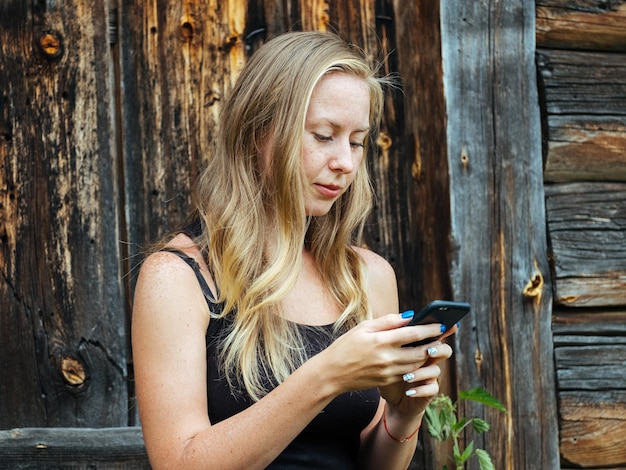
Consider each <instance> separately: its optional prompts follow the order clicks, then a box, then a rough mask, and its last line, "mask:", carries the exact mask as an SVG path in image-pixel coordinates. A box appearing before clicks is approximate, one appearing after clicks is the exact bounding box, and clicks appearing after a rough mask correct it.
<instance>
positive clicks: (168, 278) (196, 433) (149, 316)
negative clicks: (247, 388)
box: [132, 253, 337, 469]
mask: <svg viewBox="0 0 626 470" xmlns="http://www.w3.org/2000/svg"><path fill="white" fill-rule="evenodd" d="M208 315H209V312H208V308H207V306H206V303H205V301H204V298H203V297H202V295H201V294H200V291H199V289H198V288H197V281H196V279H195V276H194V274H193V272H192V271H191V270H190V269H189V268H188V267H187V265H186V264H185V263H184V262H182V261H181V260H179V259H178V258H176V257H175V256H173V255H171V254H165V253H157V254H154V255H152V256H151V257H149V258H148V260H146V262H145V264H144V266H143V267H142V270H141V274H140V277H139V280H138V283H137V287H136V294H135V305H134V310H133V325H132V337H133V354H134V363H135V379H136V387H137V395H138V400H139V410H140V416H141V422H142V427H143V431H144V438H145V442H146V447H147V450H148V454H149V456H150V461H151V464H152V466H153V468H155V469H158V468H188V469H193V468H203V469H206V468H219V469H227V468H234V469H241V468H265V467H266V466H267V465H268V464H269V463H270V462H271V461H272V460H273V459H274V458H275V457H276V456H277V455H278V454H279V453H280V452H281V451H282V450H283V449H284V448H285V447H286V446H287V444H288V443H289V442H290V441H291V440H293V439H294V438H295V436H296V435H297V434H298V433H299V432H300V431H301V430H302V429H303V428H304V427H305V426H306V425H307V423H308V422H309V421H311V420H312V419H313V418H314V417H315V415H316V414H317V413H318V412H319V411H321V410H322V409H323V408H324V407H325V406H326V405H327V404H328V402H329V401H330V400H331V399H332V398H333V396H335V395H336V394H337V391H336V390H335V389H334V388H333V387H332V381H320V380H319V377H323V376H324V373H323V372H324V371H323V369H324V368H323V367H320V366H319V364H318V362H319V361H313V360H312V361H309V362H308V363H307V365H306V367H304V366H303V367H301V368H300V369H299V370H297V371H295V372H294V373H293V374H292V376H291V377H290V378H289V379H288V380H286V381H285V382H284V383H283V384H282V385H281V386H279V387H277V388H276V389H275V390H274V391H272V392H271V393H270V394H268V395H267V396H266V397H264V398H263V399H262V400H261V401H260V402H259V403H257V404H255V405H253V406H251V407H250V408H248V409H247V410H245V411H243V412H241V413H239V414H237V415H235V416H233V417H232V418H229V419H227V420H225V421H223V422H220V423H218V424H216V425H214V426H212V425H211V423H210V422H209V418H208V406H207V389H206V357H205V333H206V328H207V326H208V318H209V317H208ZM313 382H316V383H318V384H321V385H325V384H331V386H316V387H311V386H310V384H311V383H313ZM259 430H263V432H259ZM251 437H253V438H251Z"/></svg>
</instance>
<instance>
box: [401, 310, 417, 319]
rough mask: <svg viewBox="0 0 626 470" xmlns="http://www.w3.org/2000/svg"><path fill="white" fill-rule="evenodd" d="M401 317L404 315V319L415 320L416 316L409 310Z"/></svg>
mask: <svg viewBox="0 0 626 470" xmlns="http://www.w3.org/2000/svg"><path fill="white" fill-rule="evenodd" d="M401 315H402V318H413V315H415V312H414V311H413V310H407V311H406V312H402V313H401Z"/></svg>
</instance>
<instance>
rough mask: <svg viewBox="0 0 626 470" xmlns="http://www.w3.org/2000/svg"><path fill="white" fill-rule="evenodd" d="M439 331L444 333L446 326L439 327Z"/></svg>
mask: <svg viewBox="0 0 626 470" xmlns="http://www.w3.org/2000/svg"><path fill="white" fill-rule="evenodd" d="M440 330H441V332H442V333H445V331H446V330H447V328H446V325H441V328H440Z"/></svg>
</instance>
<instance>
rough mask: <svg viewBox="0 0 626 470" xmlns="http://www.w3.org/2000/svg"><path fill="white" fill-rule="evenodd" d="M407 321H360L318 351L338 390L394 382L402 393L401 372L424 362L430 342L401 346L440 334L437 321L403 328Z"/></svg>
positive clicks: (389, 318) (393, 318) (395, 318)
mask: <svg viewBox="0 0 626 470" xmlns="http://www.w3.org/2000/svg"><path fill="white" fill-rule="evenodd" d="M408 321H409V320H408V319H405V318H402V316H401V315H399V314H389V315H385V316H382V317H379V318H376V319H373V320H366V321H363V322H362V323H360V324H359V325H357V326H356V327H354V328H353V329H351V330H350V331H348V332H346V333H345V334H344V335H342V336H340V337H339V338H338V339H337V340H336V341H335V342H334V343H333V344H332V345H331V346H329V347H328V348H327V349H326V350H324V351H322V352H321V353H320V354H319V356H320V359H322V357H324V358H325V360H326V362H327V368H328V369H329V370H328V372H329V374H330V375H331V376H332V378H331V380H335V381H336V383H337V384H338V386H339V388H340V393H343V392H347V391H354V390H362V389H366V388H372V387H378V388H384V387H388V386H390V385H393V384H396V385H397V386H398V388H402V389H403V391H402V393H404V390H406V384H405V382H404V380H403V376H404V374H406V373H408V372H412V371H416V370H417V369H420V368H421V367H423V366H424V365H425V364H427V362H428V361H429V360H430V357H429V355H428V352H427V351H428V347H429V346H431V345H430V344H426V345H423V346H416V347H402V346H403V345H405V344H409V343H412V342H415V341H420V340H423V339H426V338H434V337H438V336H439V335H440V334H441V329H440V328H441V327H440V325H439V324H431V325H416V326H410V327H406V328H405V325H406V324H407V323H408ZM446 348H449V346H447V345H446ZM450 354H451V350H450ZM443 359H445V357H442V360H443ZM429 364H430V363H429Z"/></svg>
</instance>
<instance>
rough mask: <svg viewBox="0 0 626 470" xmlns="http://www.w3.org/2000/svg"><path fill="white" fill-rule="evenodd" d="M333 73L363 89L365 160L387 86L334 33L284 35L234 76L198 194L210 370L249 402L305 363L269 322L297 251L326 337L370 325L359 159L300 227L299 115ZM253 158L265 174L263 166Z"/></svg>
mask: <svg viewBox="0 0 626 470" xmlns="http://www.w3.org/2000/svg"><path fill="white" fill-rule="evenodd" d="M333 71H340V72H342V73H347V74H351V75H353V76H356V77H358V78H360V79H363V80H364V82H365V83H366V84H367V86H368V88H369V92H370V116H369V119H370V123H371V132H370V134H369V135H370V138H369V141H368V142H366V145H365V147H366V148H365V155H367V154H368V153H370V152H371V149H372V148H373V147H374V146H375V144H374V139H375V136H376V135H377V133H378V129H379V125H380V119H381V114H382V109H383V101H384V95H383V84H384V83H386V81H387V79H386V78H384V77H378V76H377V69H376V68H375V67H374V66H372V65H370V62H369V61H368V58H367V56H366V55H365V54H364V52H363V51H362V50H360V49H359V48H357V47H355V46H354V45H351V44H349V43H347V42H345V41H344V40H343V39H341V38H339V37H338V36H337V35H335V34H332V33H321V32H292V33H287V34H284V35H281V36H278V37H276V38H274V39H272V40H270V41H268V42H267V43H266V44H264V45H263V46H262V47H261V48H260V49H259V50H258V51H257V52H256V53H255V54H254V55H253V56H252V57H251V59H250V60H249V62H248V63H247V64H246V66H245V67H244V69H243V71H242V73H241V75H240V76H239V78H238V80H237V82H236V83H235V85H234V87H233V89H232V90H231V92H230V95H229V97H228V99H227V101H226V102H225V104H224V107H223V110H222V112H221V117H220V125H219V130H218V135H217V138H216V142H215V147H214V154H213V155H212V158H211V159H210V161H209V163H208V166H207V168H206V170H205V171H204V172H203V173H202V174H201V176H200V179H199V184H198V187H197V193H196V202H195V204H196V214H197V215H198V216H199V217H200V218H201V221H202V225H203V233H202V236H201V237H200V238H199V239H198V240H197V242H198V244H199V246H200V248H201V249H202V250H203V252H204V253H206V257H207V262H208V264H209V266H210V267H211V269H212V273H213V275H214V278H215V282H216V284H217V285H218V286H219V298H218V301H220V302H224V310H223V314H222V315H223V316H226V317H228V318H229V320H231V321H229V322H228V324H229V325H230V328H229V330H228V333H227V335H226V336H225V338H224V340H223V343H222V344H221V354H220V357H219V359H220V363H221V364H222V365H223V367H224V371H225V375H226V377H227V379H228V381H229V384H230V386H231V388H232V389H234V390H236V389H241V387H242V386H243V387H244V388H245V389H246V391H247V392H248V394H249V395H250V396H251V397H252V399H254V400H258V399H260V398H261V397H262V396H263V395H265V394H266V393H267V392H268V387H269V383H268V377H269V378H270V382H273V383H274V385H276V384H278V383H280V382H282V381H283V380H284V379H285V378H287V377H288V376H289V375H290V374H291V372H293V370H294V369H295V368H297V367H298V366H299V365H301V364H302V362H303V361H305V360H306V359H307V358H306V357H305V353H304V352H303V351H304V347H303V340H302V338H301V336H300V334H299V332H298V329H297V328H296V325H294V324H293V323H291V322H289V321H288V320H286V319H285V318H284V316H283V315H281V312H280V301H281V300H282V299H283V298H284V297H285V295H286V294H287V293H288V292H289V291H290V289H292V288H293V286H294V284H295V281H296V279H297V276H298V274H299V268H298V267H299V266H301V264H302V249H303V247H306V248H307V249H308V250H310V252H311V253H312V255H313V258H314V260H315V262H316V264H317V266H318V268H319V271H320V273H321V276H322V277H323V280H324V281H325V284H326V286H328V288H329V290H330V292H331V293H332V295H333V297H334V300H335V301H336V302H337V304H338V305H339V306H340V307H341V310H342V314H341V316H340V318H339V319H338V320H337V321H336V322H335V325H334V331H335V333H336V334H339V333H341V332H342V331H346V330H347V329H349V328H351V327H353V326H354V325H356V324H357V323H359V322H360V321H362V320H363V319H366V318H369V317H370V316H371V314H370V311H369V307H368V302H367V296H366V292H365V274H366V273H365V272H364V266H363V265H362V262H361V261H360V257H359V256H358V255H357V253H356V252H355V250H354V248H353V247H352V246H353V245H358V244H359V243H360V240H361V236H362V232H363V226H364V223H365V219H366V217H367V215H368V213H369V212H370V210H371V207H372V198H373V194H372V189H371V183H370V180H369V176H368V172H367V163H366V158H364V159H363V161H362V163H361V166H360V168H359V169H358V171H357V174H356V177H355V180H354V181H353V183H352V184H351V186H350V187H349V189H348V190H347V191H346V192H345V193H344V194H343V195H342V196H341V197H340V198H339V200H337V201H336V203H335V204H334V205H333V206H332V208H331V210H330V211H329V213H328V214H326V215H324V216H322V217H315V218H311V217H307V214H306V212H305V208H304V198H303V187H304V177H303V169H302V139H303V133H304V123H305V117H306V112H307V108H308V105H309V102H310V99H311V95H312V93H313V90H314V88H315V86H316V84H317V83H318V82H319V80H320V79H321V78H322V77H323V76H324V75H325V74H327V73H329V72H333ZM263 152H268V154H269V161H270V164H269V165H266V166H263V164H262V161H261V160H262V158H263V157H262V154H263ZM270 247H271V249H270Z"/></svg>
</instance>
